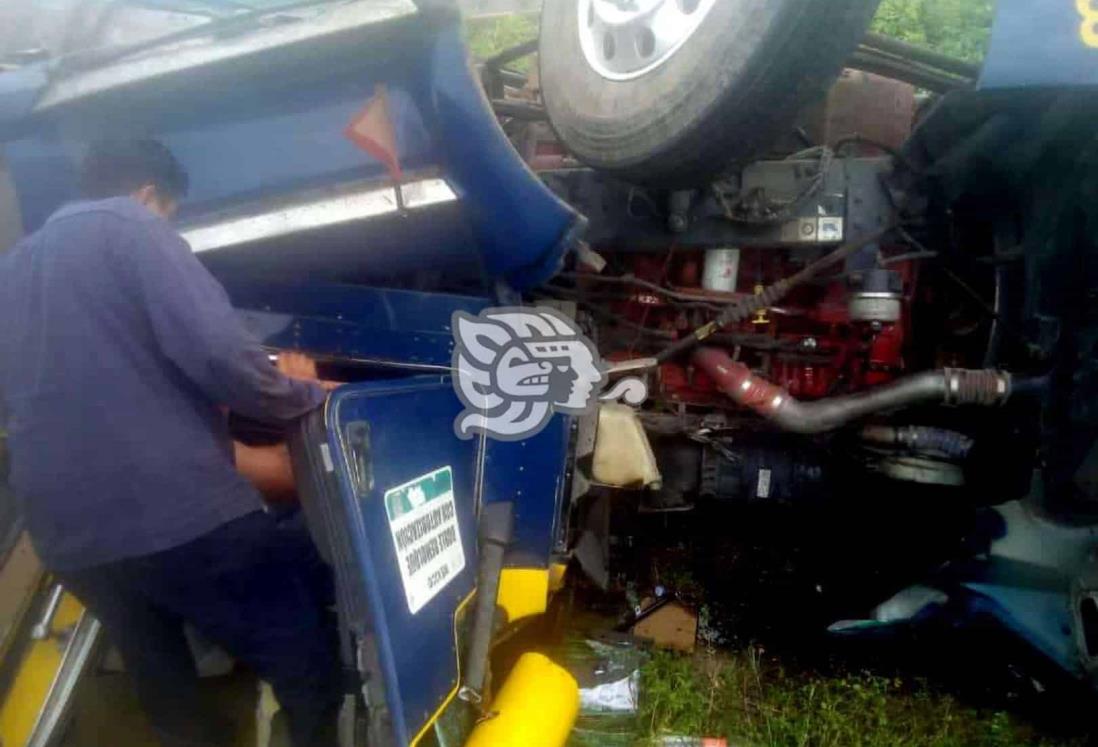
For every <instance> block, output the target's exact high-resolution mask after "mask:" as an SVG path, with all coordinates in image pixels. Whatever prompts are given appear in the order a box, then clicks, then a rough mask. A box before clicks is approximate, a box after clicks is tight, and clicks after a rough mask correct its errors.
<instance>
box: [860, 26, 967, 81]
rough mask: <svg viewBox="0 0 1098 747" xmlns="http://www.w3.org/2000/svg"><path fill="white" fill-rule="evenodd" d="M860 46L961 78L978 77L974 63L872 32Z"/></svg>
mask: <svg viewBox="0 0 1098 747" xmlns="http://www.w3.org/2000/svg"><path fill="white" fill-rule="evenodd" d="M861 46H862V47H868V48H869V49H878V50H880V51H882V52H888V53H889V54H894V55H896V56H898V57H903V58H904V59H907V60H911V61H912V62H918V63H920V64H922V65H926V66H927V67H934V68H938V69H939V70H944V71H946V72H948V73H953V74H954V75H959V76H961V77H963V78H970V79H972V80H975V79H976V78H979V77H980V65H977V64H976V63H973V62H969V61H967V60H962V59H960V58H959V57H951V56H950V55H947V54H942V53H940V52H935V51H933V50H930V49H926V48H925V47H920V46H916V45H915V44H908V43H907V42H905V41H901V40H899V39H893V38H892V37H891V36H884V35H882V34H877V33H874V32H872V31H871V32H869V33H868V34H866V35H865V39H864V40H863V41H862V44H861Z"/></svg>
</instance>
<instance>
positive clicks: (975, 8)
mask: <svg viewBox="0 0 1098 747" xmlns="http://www.w3.org/2000/svg"><path fill="white" fill-rule="evenodd" d="M994 15H995V2H994V0H883V2H882V3H881V7H880V9H879V10H878V11H877V18H876V19H875V20H874V21H873V30H874V31H877V32H879V33H882V34H886V35H888V36H893V37H896V38H897V39H902V40H904V41H906V42H911V43H912V44H918V45H920V46H924V47H929V48H931V49H933V50H935V51H938V52H942V53H944V54H949V55H953V56H954V57H962V58H964V59H966V60H972V61H974V62H977V61H979V60H981V59H983V57H984V55H985V54H986V52H987V41H988V37H989V35H990V31H991V21H992V18H993V17H994Z"/></svg>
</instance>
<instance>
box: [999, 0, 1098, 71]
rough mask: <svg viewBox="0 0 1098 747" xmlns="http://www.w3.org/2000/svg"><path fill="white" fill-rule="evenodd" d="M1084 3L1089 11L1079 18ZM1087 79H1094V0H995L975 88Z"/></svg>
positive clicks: (1097, 51) (1097, 19) (1097, 11)
mask: <svg viewBox="0 0 1098 747" xmlns="http://www.w3.org/2000/svg"><path fill="white" fill-rule="evenodd" d="M1088 3H1089V7H1090V8H1091V11H1090V15H1089V16H1088V17H1086V18H1084V16H1083V14H1082V12H1081V9H1082V8H1086V7H1088ZM1084 24H1086V25H1087V27H1089V31H1087V30H1086V29H1085V27H1084ZM1084 34H1086V37H1087V38H1088V39H1089V40H1090V43H1089V44H1088V43H1087V42H1086V41H1085V40H1084ZM1093 85H1098V5H1095V4H1094V3H1093V2H1092V1H1091V0H999V7H998V14H997V16H996V19H995V27H994V29H993V31H992V36H991V48H990V50H989V52H988V56H987V61H986V62H985V63H984V72H983V76H982V77H981V79H980V87H981V88H988V89H990V88H1017V87H1023V86H1093Z"/></svg>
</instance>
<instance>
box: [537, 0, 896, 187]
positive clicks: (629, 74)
mask: <svg viewBox="0 0 1098 747" xmlns="http://www.w3.org/2000/svg"><path fill="white" fill-rule="evenodd" d="M879 1H880V0H545V3H544V6H543V10H542V18H541V41H540V59H541V62H540V65H541V87H542V95H543V97H544V99H545V106H546V109H547V110H548V112H549V118H550V120H551V121H552V124H553V127H554V129H555V130H556V132H557V135H558V137H559V138H560V139H561V141H562V142H563V143H564V144H565V145H566V146H567V147H568V148H569V149H570V150H571V151H572V152H573V153H574V154H575V155H576V156H577V157H578V158H580V159H581V160H583V161H584V162H586V163H587V164H589V165H590V166H593V167H595V168H598V169H602V170H604V171H608V172H611V173H613V174H615V175H617V176H619V177H621V178H624V179H628V180H631V181H635V182H640V183H645V184H653V185H660V186H668V187H688V186H698V185H701V184H704V183H706V182H708V181H711V180H712V179H713V178H715V177H717V176H719V175H720V174H721V173H722V172H724V171H727V170H728V169H729V168H730V167H732V166H734V165H735V164H736V163H738V162H743V161H745V160H747V159H749V158H751V157H753V156H758V155H759V154H761V153H763V152H764V151H765V149H766V148H767V147H768V146H770V145H771V144H772V143H773V142H774V141H775V140H776V139H777V138H779V137H781V136H782V135H784V134H785V133H786V131H787V130H788V129H789V127H790V126H791V123H792V122H793V120H794V118H795V117H796V115H797V112H798V111H799V110H800V108H801V107H802V106H804V105H805V104H806V103H808V102H810V101H811V100H812V99H813V98H815V97H818V96H820V95H821V94H822V93H823V92H824V91H825V90H826V88H827V86H828V85H829V84H830V83H831V82H832V81H833V80H834V79H835V77H836V76H837V75H838V73H839V71H840V70H841V68H842V65H843V62H844V61H845V60H846V59H847V57H848V56H849V55H850V53H851V52H852V51H853V49H854V47H855V46H856V45H857V43H858V42H859V41H860V40H861V38H862V36H863V34H864V33H865V29H866V27H867V26H868V24H869V22H870V20H872V18H873V13H874V11H875V10H876V8H877V5H878V3H879Z"/></svg>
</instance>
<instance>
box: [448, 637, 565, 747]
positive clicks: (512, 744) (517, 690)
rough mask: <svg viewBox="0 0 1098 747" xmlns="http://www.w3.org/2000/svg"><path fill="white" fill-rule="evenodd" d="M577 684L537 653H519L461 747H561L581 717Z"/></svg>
mask: <svg viewBox="0 0 1098 747" xmlns="http://www.w3.org/2000/svg"><path fill="white" fill-rule="evenodd" d="M579 706H580V697H579V685H578V684H576V680H575V678H574V677H572V675H571V674H569V673H568V672H567V671H566V670H565V669H563V668H562V667H560V666H557V665H556V664H554V663H553V662H552V661H550V660H549V659H548V658H547V657H545V656H542V655H541V654H533V653H529V654H523V655H522V657H521V658H520V659H519V660H518V662H517V663H516V664H515V668H514V669H512V670H511V674H510V676H508V677H507V681H506V682H504V683H503V687H502V688H500V691H499V694H498V695H496V699H495V700H494V701H492V706H491V708H489V711H490V712H492V713H493V714H498V715H493V716H492V717H491V718H489V719H487V720H485V721H482V722H481V723H480V724H478V725H477V727H476V729H474V730H473V734H472V736H471V737H469V741H468V742H466V743H465V747H563V745H564V743H565V742H567V741H568V735H569V734H571V733H572V726H573V725H574V724H575V723H576V716H577V715H579Z"/></svg>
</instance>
